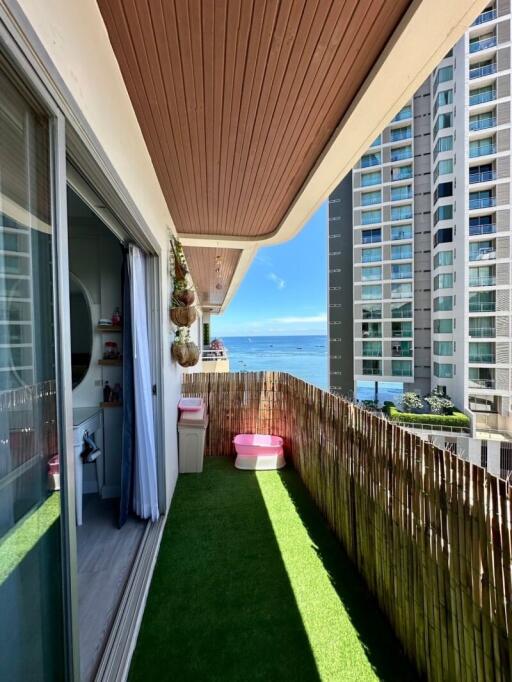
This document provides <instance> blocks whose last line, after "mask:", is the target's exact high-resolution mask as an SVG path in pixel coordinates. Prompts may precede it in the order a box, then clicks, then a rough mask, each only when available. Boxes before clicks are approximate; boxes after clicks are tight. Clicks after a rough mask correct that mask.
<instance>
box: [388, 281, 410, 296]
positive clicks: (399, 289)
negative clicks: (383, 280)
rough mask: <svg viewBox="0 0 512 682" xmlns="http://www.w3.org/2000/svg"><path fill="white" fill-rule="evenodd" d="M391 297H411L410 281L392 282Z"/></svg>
mask: <svg viewBox="0 0 512 682" xmlns="http://www.w3.org/2000/svg"><path fill="white" fill-rule="evenodd" d="M391 298H412V284H411V282H392V283H391Z"/></svg>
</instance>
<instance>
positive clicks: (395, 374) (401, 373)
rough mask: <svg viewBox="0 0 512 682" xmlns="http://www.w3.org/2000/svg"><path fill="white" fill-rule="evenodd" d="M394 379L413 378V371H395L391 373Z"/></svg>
mask: <svg viewBox="0 0 512 682" xmlns="http://www.w3.org/2000/svg"><path fill="white" fill-rule="evenodd" d="M391 376H393V377H410V376H412V371H411V370H410V369H396V368H395V369H393V370H392V372H391Z"/></svg>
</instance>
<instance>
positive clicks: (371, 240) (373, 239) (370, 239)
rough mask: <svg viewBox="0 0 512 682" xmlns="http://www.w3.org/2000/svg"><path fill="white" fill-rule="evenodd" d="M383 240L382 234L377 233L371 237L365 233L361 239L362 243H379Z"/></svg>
mask: <svg viewBox="0 0 512 682" xmlns="http://www.w3.org/2000/svg"><path fill="white" fill-rule="evenodd" d="M381 241H382V235H380V234H376V235H370V236H369V237H366V236H365V235H363V237H362V239H361V244H378V243H379V242H381Z"/></svg>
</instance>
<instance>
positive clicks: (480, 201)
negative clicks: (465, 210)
mask: <svg viewBox="0 0 512 682" xmlns="http://www.w3.org/2000/svg"><path fill="white" fill-rule="evenodd" d="M493 206H496V197H477V198H471V197H469V209H470V210H473V209H479V208H492V207H493Z"/></svg>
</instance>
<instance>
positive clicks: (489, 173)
mask: <svg viewBox="0 0 512 682" xmlns="http://www.w3.org/2000/svg"><path fill="white" fill-rule="evenodd" d="M494 177H495V173H494V168H493V165H492V163H481V164H479V165H478V166H471V168H470V169H469V178H468V179H469V184H470V185H471V184H473V183H475V182H487V181H489V180H494Z"/></svg>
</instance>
